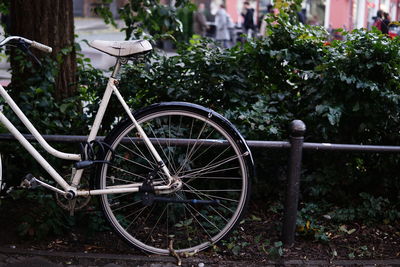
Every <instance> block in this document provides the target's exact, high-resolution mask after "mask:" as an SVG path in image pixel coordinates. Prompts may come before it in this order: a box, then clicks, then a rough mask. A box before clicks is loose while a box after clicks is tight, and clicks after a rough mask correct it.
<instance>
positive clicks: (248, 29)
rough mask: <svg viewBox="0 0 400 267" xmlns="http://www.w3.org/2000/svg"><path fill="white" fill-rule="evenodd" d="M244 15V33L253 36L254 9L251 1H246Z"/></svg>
mask: <svg viewBox="0 0 400 267" xmlns="http://www.w3.org/2000/svg"><path fill="white" fill-rule="evenodd" d="M242 17H243V28H244V33H245V34H247V36H248V37H249V38H251V37H252V36H253V31H254V9H253V8H251V7H250V3H249V2H247V1H246V2H244V6H243V11H242Z"/></svg>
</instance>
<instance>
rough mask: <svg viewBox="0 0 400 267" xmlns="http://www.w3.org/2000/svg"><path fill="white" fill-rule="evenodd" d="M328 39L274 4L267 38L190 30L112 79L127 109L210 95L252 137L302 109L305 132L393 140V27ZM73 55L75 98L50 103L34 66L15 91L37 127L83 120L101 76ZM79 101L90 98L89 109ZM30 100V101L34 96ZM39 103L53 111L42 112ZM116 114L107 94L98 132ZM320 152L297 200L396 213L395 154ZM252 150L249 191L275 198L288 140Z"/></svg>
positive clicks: (320, 137) (283, 135)
mask: <svg viewBox="0 0 400 267" xmlns="http://www.w3.org/2000/svg"><path fill="white" fill-rule="evenodd" d="M328 40H329V35H328V33H327V32H326V30H325V29H323V28H319V27H310V26H304V25H299V24H296V23H293V22H292V21H291V20H290V19H288V17H287V16H286V17H285V15H281V16H280V17H278V18H274V19H273V23H272V19H271V23H270V25H269V26H268V30H267V37H266V38H262V39H255V40H251V41H248V42H246V43H244V44H241V45H238V46H236V47H234V48H232V49H228V50H225V49H221V48H219V47H218V46H217V45H216V44H215V43H213V42H212V41H209V40H193V41H191V42H190V43H189V44H187V45H181V47H179V49H178V55H177V56H172V57H163V56H159V55H157V54H156V53H154V54H152V56H151V57H148V58H146V59H145V60H143V61H140V62H136V63H135V64H132V65H126V66H125V67H124V71H123V73H122V75H121V82H120V86H119V88H120V89H121V91H122V94H123V95H124V96H125V98H126V99H127V100H128V102H129V105H130V106H131V108H132V109H138V108H140V107H143V106H146V105H148V104H151V103H155V102H162V101H171V100H173V101H188V102H193V103H198V104H201V105H204V106H206V107H210V108H212V109H214V110H216V111H217V112H219V113H221V114H222V115H224V116H225V117H227V118H228V119H229V120H230V121H232V122H233V123H234V125H236V127H237V128H238V129H239V131H241V133H242V134H243V135H244V136H245V137H246V138H247V139H256V140H284V139H287V137H288V135H289V133H288V130H287V125H288V124H289V122H290V121H292V120H293V119H302V120H303V121H304V122H305V123H306V125H307V132H306V141H312V142H334V143H354V144H381V145H385V144H386V145H399V143H400V142H399V141H400V139H399V137H398V133H399V126H398V125H399V121H398V120H399V113H400V107H399V88H400V84H399V81H400V80H399V74H400V72H399V66H400V55H399V51H400V41H399V39H394V40H391V39H388V38H387V37H386V36H384V35H381V34H379V33H378V32H368V31H365V30H355V31H353V32H351V33H345V41H331V42H329V41H328ZM80 63H82V64H81V66H82V67H81V68H80V72H79V77H80V83H81V86H80V95H77V96H76V98H74V99H73V100H65V101H66V102H63V103H54V101H53V100H52V98H51V96H49V95H48V92H51V90H52V88H51V86H48V85H46V86H42V85H40V84H42V83H47V84H51V79H50V80H49V79H43V76H39V74H38V76H37V77H34V79H35V80H36V81H37V82H38V83H39V85H37V84H35V85H32V86H31V87H28V89H29V90H27V91H26V92H21V93H20V95H17V99H18V102H19V104H20V105H21V106H22V108H23V110H24V111H27V112H28V117H30V118H32V119H33V121H34V122H38V125H39V127H38V128H39V131H41V132H44V133H57V134H60V133H76V134H79V133H81V132H84V130H87V129H86V128H85V126H86V125H87V123H88V122H89V121H91V120H93V118H94V115H95V112H96V109H97V106H98V104H97V101H98V100H99V99H100V98H101V95H102V92H101V90H99V88H104V87H105V79H104V78H102V77H101V73H100V72H99V71H97V70H95V69H93V68H91V67H90V65H88V64H86V63H85V61H81V62H80ZM44 77H47V76H46V75H45V76H44ZM38 88H39V89H40V90H39V94H36V92H37V90H38ZM81 101H85V103H88V104H87V105H85V107H84V108H85V112H84V113H82V112H81V110H82V108H83V106H82V105H81V104H80V103H82V102H81ZM113 101H115V100H113ZM47 102H48V103H47ZM46 103H47V104H46ZM73 103H79V104H78V105H75V104H73ZM32 104H33V105H34V107H35V109H30V108H29V105H32ZM6 111H7V110H6ZM39 111H40V112H39ZM43 113H45V114H51V116H52V119H51V120H49V121H46V120H44V121H41V120H42V115H43ZM77 114H80V115H77ZM122 116H123V111H122V110H121V109H120V108H119V106H118V105H117V104H115V102H111V106H110V109H109V110H108V111H107V114H106V118H105V120H106V122H105V124H104V127H103V128H102V134H106V133H107V131H108V130H109V128H110V127H112V125H113V124H114V123H115V122H116V120H115V118H117V119H119V118H121V117H122ZM57 121H60V123H61V126H62V128H61V129H62V130H61V131H60V129H59V128H58V126H60V125H57V124H58V122H57ZM2 146H3V145H2ZM13 153H14V154H15V152H13ZM13 153H11V154H13ZM317 153H322V152H312V153H305V155H304V161H303V175H302V202H303V203H309V204H307V206H310V205H317V206H318V209H317V210H318V212H316V213H315V216H318V215H321V214H327V213H329V212H331V211H332V210H333V209H335V210H336V212H337V216H336V218H337V219H338V220H346V218H347V219H355V220H361V219H365V217H371V221H373V220H374V219H378V220H383V219H386V220H396V219H398V218H399V213H398V212H397V210H399V203H400V201H399V200H400V195H399V192H400V190H399V189H400V177H399V174H398V172H397V168H396V166H398V163H399V157H398V156H397V155H396V154H387V155H382V154H377V153H371V154H367V153H363V154H360V153H357V154H352V153H343V152H326V153H325V152H324V153H323V154H317ZM254 154H255V160H256V164H257V177H255V178H254V179H255V186H254V196H255V197H254V198H255V199H263V200H265V201H266V200H267V199H270V200H271V199H273V200H276V199H279V198H281V197H282V193H283V188H284V180H285V177H286V173H285V172H286V164H287V154H286V152H285V151H278V152H272V151H269V150H266V151H258V150H257V151H255V153H254ZM19 156H20V155H19ZM378 177H379V179H378ZM365 193H368V195H365ZM366 196H368V197H367V198H366ZM368 199H369V200H368ZM322 200H323V201H322ZM368 201H370V202H368ZM368 203H369V204H368ZM376 203H378V204H376ZM368 205H370V206H368ZM349 207H351V210H349ZM368 209H370V210H372V211H371V212H366V211H367V210H368ZM306 210H307V209H306ZM352 210H355V211H356V215H352V214H353V213H352V212H353V211H352ZM346 214H348V215H346ZM346 216H347V217H346ZM381 216H383V217H381ZM372 217H374V218H372ZM304 218H307V220H308V221H311V218H309V217H304ZM307 220H305V222H306V224H307ZM303 221H304V220H303ZM315 225H317V224H316V223H315Z"/></svg>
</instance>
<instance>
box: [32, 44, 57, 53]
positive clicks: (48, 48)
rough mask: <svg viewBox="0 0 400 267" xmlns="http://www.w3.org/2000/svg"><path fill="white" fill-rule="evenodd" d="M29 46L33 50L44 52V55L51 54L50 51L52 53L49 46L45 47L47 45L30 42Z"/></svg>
mask: <svg viewBox="0 0 400 267" xmlns="http://www.w3.org/2000/svg"><path fill="white" fill-rule="evenodd" d="M31 46H32V47H33V48H36V49H38V50H40V51H43V52H46V53H51V51H53V49H52V48H51V47H50V46H47V45H44V44H41V43H38V42H35V41H32V43H31Z"/></svg>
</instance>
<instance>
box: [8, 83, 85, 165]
mask: <svg viewBox="0 0 400 267" xmlns="http://www.w3.org/2000/svg"><path fill="white" fill-rule="evenodd" d="M0 95H1V96H2V97H3V98H4V100H5V101H6V103H7V104H8V105H9V106H10V107H11V109H12V110H13V111H14V113H15V114H16V115H17V117H18V118H19V119H20V120H21V122H22V123H23V124H24V125H25V127H26V128H27V129H28V130H29V132H30V133H32V135H33V136H34V137H35V138H36V140H37V141H38V142H39V144H40V145H41V146H42V147H43V148H44V149H45V150H46V151H47V152H48V153H50V154H51V155H53V156H55V157H57V158H61V159H66V160H80V159H81V156H80V155H79V154H69V153H64V152H61V151H58V150H56V149H54V148H53V147H51V146H50V145H49V144H48V143H47V142H46V140H44V138H43V137H42V135H41V134H40V133H39V132H38V131H37V130H36V128H35V127H34V126H33V125H32V123H31V122H30V121H29V120H28V118H27V117H26V116H25V114H24V113H23V112H22V111H21V109H20V108H19V107H18V105H17V104H16V103H15V102H14V100H13V99H12V98H11V96H10V95H9V94H8V93H7V92H6V90H5V89H4V88H3V86H1V85H0ZM18 140H19V139H18Z"/></svg>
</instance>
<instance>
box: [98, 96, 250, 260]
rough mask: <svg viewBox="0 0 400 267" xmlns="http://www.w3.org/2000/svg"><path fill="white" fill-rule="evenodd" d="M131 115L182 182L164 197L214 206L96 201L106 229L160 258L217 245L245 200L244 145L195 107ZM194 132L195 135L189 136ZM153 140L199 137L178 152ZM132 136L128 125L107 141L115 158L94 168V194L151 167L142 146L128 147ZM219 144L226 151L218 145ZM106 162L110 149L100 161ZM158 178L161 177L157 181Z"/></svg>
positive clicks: (171, 106) (133, 197)
mask: <svg viewBox="0 0 400 267" xmlns="http://www.w3.org/2000/svg"><path fill="white" fill-rule="evenodd" d="M134 117H135V118H136V120H137V121H138V122H139V124H140V125H141V126H142V127H143V129H144V131H145V132H146V134H147V135H148V137H149V138H153V141H154V143H153V144H154V146H155V147H156V149H157V151H158V152H159V153H160V156H161V157H163V158H164V161H165V164H166V165H167V167H168V168H169V169H170V171H171V172H172V175H175V176H178V177H180V179H182V182H183V186H182V188H181V189H180V190H178V191H177V192H174V193H172V194H170V195H168V196H164V195H163V197H168V198H170V199H180V200H183V199H185V201H187V199H200V200H212V201H216V200H217V201H219V203H218V204H216V205H208V204H190V203H168V202H154V203H153V204H152V205H150V206H144V205H143V203H142V201H141V195H140V193H129V194H119V195H118V194H108V195H102V196H101V197H100V198H101V206H102V209H103V211H104V214H105V217H106V218H107V220H108V222H109V223H110V225H111V226H112V228H113V229H114V230H115V232H117V233H118V234H119V235H120V236H121V237H122V238H123V239H124V240H125V241H127V242H128V243H129V244H130V245H133V246H134V247H136V248H139V249H140V250H142V251H145V252H150V253H154V254H160V255H168V254H170V253H171V250H174V251H175V252H176V253H195V252H198V251H201V250H204V249H206V248H208V247H210V246H211V245H213V244H215V243H216V242H218V241H220V240H221V239H222V238H224V237H225V236H226V235H227V234H228V233H229V232H231V231H232V229H233V228H234V226H235V225H236V224H237V223H239V222H240V220H241V218H242V216H243V213H244V211H245V210H246V206H247V204H248V201H249V198H250V187H251V181H250V178H251V176H252V175H253V168H254V164H253V160H252V156H251V153H250V150H249V148H248V146H247V145H246V142H245V141H244V139H243V138H242V137H241V135H240V134H239V132H238V131H237V130H236V129H235V128H234V127H233V125H232V124H231V123H230V122H229V121H227V120H226V119H225V118H223V117H222V116H220V115H219V114H217V113H215V112H214V111H212V110H210V109H207V108H204V107H201V106H199V105H194V104H189V103H183V102H169V103H161V104H155V105H152V106H149V107H147V108H145V109H142V110H140V111H137V112H135V113H134ZM175 123H176V125H175ZM156 127H157V128H156ZM196 130H199V132H197V133H194V131H196ZM167 132H168V133H167ZM157 135H160V136H161V137H160V138H167V140H170V138H171V137H174V138H183V139H185V138H186V139H193V138H194V137H197V138H196V139H195V140H196V141H194V144H192V145H190V144H187V145H183V146H182V145H176V144H175V145H174V144H172V142H171V141H164V143H162V142H161V141H160V139H157ZM132 137H137V132H136V131H135V127H134V126H133V123H132V122H131V120H130V119H127V120H125V121H123V122H121V123H120V124H118V125H117V126H116V127H115V128H114V129H113V131H112V132H111V133H110V134H109V135H108V136H107V137H106V138H105V142H106V143H107V144H108V145H109V146H110V147H111V148H112V149H113V150H114V153H115V154H114V160H113V162H112V163H111V164H103V165H102V166H101V167H100V168H98V173H97V175H96V177H97V185H98V188H99V189H104V188H107V187H108V186H114V185H118V184H124V183H131V182H143V179H144V177H145V176H146V175H147V173H149V172H150V171H151V170H152V169H153V168H154V166H155V163H154V162H153V159H152V157H151V156H150V155H149V152H148V149H147V147H146V146H145V145H141V144H140V143H139V142H138V140H135V142H134V141H133V139H132ZM123 138H125V139H123ZM204 139H208V140H215V139H218V140H219V141H217V142H213V144H212V145H211V146H205V145H203V144H202V143H201V141H203V140H204ZM221 139H224V140H225V142H226V144H227V145H226V146H223V145H222V146H221V144H222V142H221V141H220V140H221ZM122 140H124V142H128V143H124V142H122ZM164 140H165V139H164ZM128 146H129V147H128ZM182 152H183V153H182ZM189 157H190V159H189ZM111 158H112V153H111V152H110V151H109V152H108V154H107V155H106V156H105V160H110V159H111ZM219 167H221V169H218V168H219ZM201 168H203V169H201ZM163 179H164V177H163V174H162V173H159V175H158V177H157V180H155V181H162V180H163ZM171 240H173V241H171ZM171 242H173V243H171Z"/></svg>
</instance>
